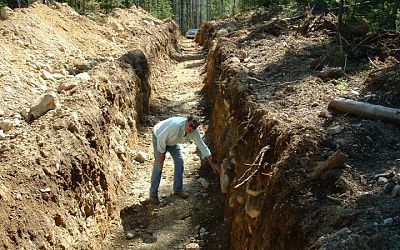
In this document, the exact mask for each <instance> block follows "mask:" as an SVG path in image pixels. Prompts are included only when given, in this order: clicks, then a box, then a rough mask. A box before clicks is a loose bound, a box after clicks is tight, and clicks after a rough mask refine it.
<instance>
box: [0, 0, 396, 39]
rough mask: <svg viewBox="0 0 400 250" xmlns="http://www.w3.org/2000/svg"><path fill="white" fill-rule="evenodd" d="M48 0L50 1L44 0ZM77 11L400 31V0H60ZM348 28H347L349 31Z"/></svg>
mask: <svg viewBox="0 0 400 250" xmlns="http://www.w3.org/2000/svg"><path fill="white" fill-rule="evenodd" d="M43 1H44V2H45V3H47V2H48V0H43ZM32 2H34V1H33V0H0V8H1V7H4V6H8V7H10V8H22V7H26V6H28V5H29V4H31V3H32ZM59 2H65V3H68V5H70V6H71V7H73V8H74V9H75V10H76V11H77V12H78V13H80V14H82V15H87V16H89V17H93V18H95V17H96V16H98V15H99V14H100V15H101V14H102V13H103V14H105V13H109V12H110V11H112V10H113V9H115V8H130V7H131V6H132V5H136V6H138V7H139V6H140V7H141V8H143V9H145V10H146V11H148V12H150V13H151V14H152V15H153V16H155V17H157V18H159V19H166V18H171V19H173V20H175V21H176V22H177V23H178V24H179V26H180V28H181V31H182V32H185V31H186V30H187V29H189V28H199V27H200V25H201V24H202V23H204V22H205V21H208V20H213V19H221V18H224V17H228V16H232V15H235V14H237V13H241V12H244V11H248V10H252V9H253V10H254V9H257V8H259V7H268V8H269V9H275V10H276V11H279V12H281V13H282V12H283V13H285V14H286V15H287V17H288V18H296V19H297V18H299V19H301V18H304V17H305V16H306V15H307V14H313V15H316V14H328V13H331V14H333V15H336V16H338V23H337V25H338V31H339V32H345V31H346V30H343V31H342V28H346V27H350V28H348V29H351V27H352V26H353V27H354V26H355V27H359V26H360V23H363V24H364V25H363V26H367V27H365V28H367V30H365V31H366V32H367V33H368V34H378V33H382V32H389V31H391V32H395V33H396V34H399V33H400V11H399V7H400V0H347V1H346V0H314V1H310V0H60V1H59ZM347 31H348V30H347Z"/></svg>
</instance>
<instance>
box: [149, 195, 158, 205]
mask: <svg viewBox="0 0 400 250" xmlns="http://www.w3.org/2000/svg"><path fill="white" fill-rule="evenodd" d="M150 203H151V204H153V205H159V204H160V200H159V199H158V196H152V195H150Z"/></svg>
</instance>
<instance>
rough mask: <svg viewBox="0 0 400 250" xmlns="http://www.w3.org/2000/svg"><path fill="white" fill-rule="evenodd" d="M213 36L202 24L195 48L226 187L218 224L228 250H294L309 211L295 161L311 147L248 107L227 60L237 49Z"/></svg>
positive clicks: (244, 82)
mask: <svg viewBox="0 0 400 250" xmlns="http://www.w3.org/2000/svg"><path fill="white" fill-rule="evenodd" d="M220 34H221V32H219V27H218V25H217V24H216V23H213V22H209V23H207V24H205V25H204V26H203V27H202V29H201V31H200V34H199V36H198V37H197V42H198V43H199V44H201V45H203V46H204V47H205V48H206V49H207V50H208V56H207V66H206V70H207V77H206V79H205V88H206V91H207V92H208V94H209V96H210V99H211V100H210V101H211V109H212V111H211V113H212V118H211V121H210V131H211V133H212V139H211V140H212V142H211V143H212V147H213V149H214V150H215V153H216V155H217V156H218V157H219V159H218V160H219V162H223V163H222V165H223V166H222V168H225V169H226V172H227V176H229V180H230V184H229V186H228V191H227V194H226V199H225V204H226V209H225V217H227V218H229V219H230V221H231V246H232V248H233V249H302V248H304V247H305V245H306V238H307V229H306V228H305V227H306V226H305V225H306V223H303V222H304V215H305V214H306V213H307V210H308V209H309V208H307V207H304V206H301V205H299V204H298V201H297V198H296V192H297V191H298V190H300V189H302V187H301V186H302V184H304V180H305V179H306V178H305V173H303V172H302V170H300V169H301V167H300V160H299V159H300V157H302V156H305V155H306V154H307V152H309V151H311V150H314V146H315V144H313V143H312V142H311V141H309V140H307V139H304V138H301V136H299V135H298V133H297V132H296V129H295V128H291V127H287V125H286V124H285V123H284V122H282V121H280V120H278V119H276V118H274V117H273V116H271V115H270V114H269V112H268V109H266V108H265V107H262V106H261V105H259V104H258V103H256V102H255V101H254V100H253V96H252V91H250V90H249V88H248V82H249V81H248V75H247V74H246V73H245V72H243V71H242V69H241V67H240V66H239V65H238V64H237V63H234V62H233V60H232V57H234V52H235V51H236V50H237V45H236V44H235V43H232V42H231V41H230V40H229V39H228V38H226V37H224V36H221V35H220ZM221 179H222V178H221Z"/></svg>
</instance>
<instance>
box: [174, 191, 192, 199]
mask: <svg viewBox="0 0 400 250" xmlns="http://www.w3.org/2000/svg"><path fill="white" fill-rule="evenodd" d="M174 195H175V196H177V197H179V198H182V199H187V198H188V197H189V195H188V194H187V193H186V192H183V191H180V192H174Z"/></svg>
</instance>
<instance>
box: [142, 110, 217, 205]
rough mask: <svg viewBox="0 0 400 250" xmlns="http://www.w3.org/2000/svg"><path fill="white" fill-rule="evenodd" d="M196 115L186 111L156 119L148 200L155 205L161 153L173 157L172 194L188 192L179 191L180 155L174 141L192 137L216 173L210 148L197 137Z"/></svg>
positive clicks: (181, 195) (181, 194) (182, 141)
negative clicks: (185, 114) (180, 115)
mask: <svg viewBox="0 0 400 250" xmlns="http://www.w3.org/2000/svg"><path fill="white" fill-rule="evenodd" d="M199 125H200V119H199V117H197V116H195V115H189V116H188V117H187V118H185V117H171V118H169V119H166V120H164V121H161V122H159V123H157V124H156V125H155V126H154V128H153V149H154V166H153V172H152V175H151V187H150V202H151V203H153V204H156V205H158V204H159V203H160V200H159V199H158V187H159V185H160V180H161V173H162V168H163V164H164V160H165V155H166V153H167V152H169V153H170V154H171V156H172V159H173V160H174V183H173V189H174V195H176V196H178V197H180V198H183V199H186V198H188V195H187V194H186V192H184V191H183V157H182V152H181V149H180V147H179V145H178V143H184V142H188V141H190V140H193V141H194V142H195V144H196V146H197V148H199V149H200V151H201V154H202V156H203V158H207V160H208V162H209V163H210V165H211V168H212V170H213V171H214V173H219V172H220V169H219V166H218V165H217V164H216V163H215V162H214V161H213V159H212V156H211V153H210V150H209V149H208V147H207V145H206V144H205V143H204V141H203V140H202V139H201V136H200V132H199V130H198V129H197V127H198V126H199Z"/></svg>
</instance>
